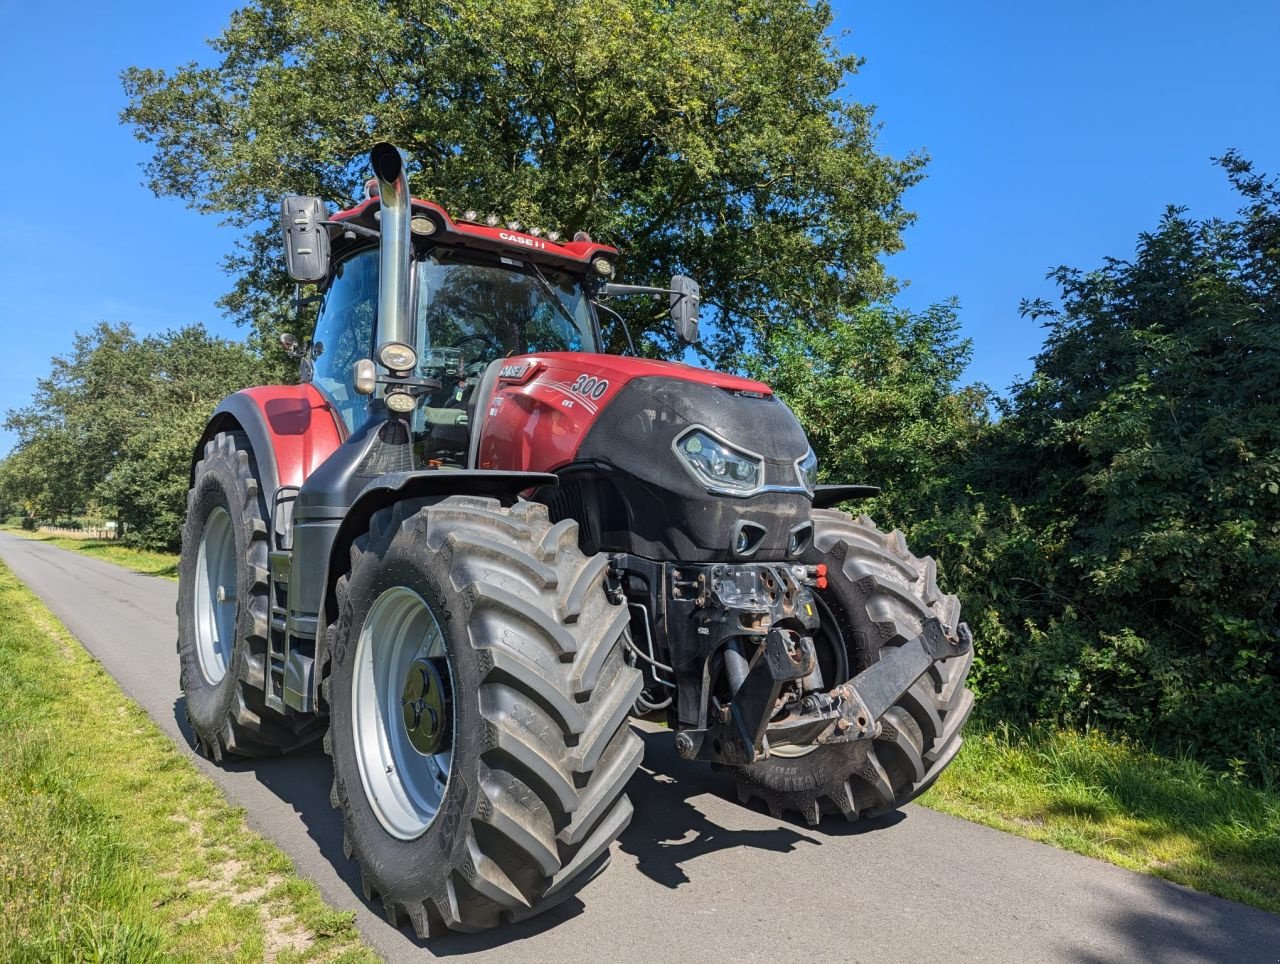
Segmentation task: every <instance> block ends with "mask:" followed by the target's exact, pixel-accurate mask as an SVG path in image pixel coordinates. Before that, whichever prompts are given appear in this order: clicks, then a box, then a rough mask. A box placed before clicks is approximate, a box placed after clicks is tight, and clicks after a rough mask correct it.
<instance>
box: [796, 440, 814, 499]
mask: <svg viewBox="0 0 1280 964" xmlns="http://www.w3.org/2000/svg"><path fill="white" fill-rule="evenodd" d="M796 475H797V476H799V477H800V484H801V485H803V486H804V487H805V488H806V489H808V490H809V494H810V495H812V494H813V488H814V486H816V485H817V484H818V457H817V456H816V455H814V454H813V449H809V451H808V452H806V453H805V455H804V457H803V458H799V459H796Z"/></svg>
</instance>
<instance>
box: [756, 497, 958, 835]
mask: <svg viewBox="0 0 1280 964" xmlns="http://www.w3.org/2000/svg"><path fill="white" fill-rule="evenodd" d="M813 525H814V533H813V540H812V542H811V544H810V548H809V550H808V552H807V553H806V556H805V560H804V561H805V562H806V563H807V564H809V565H816V564H818V563H825V564H826V565H827V580H828V585H827V588H826V589H825V590H821V591H819V593H818V596H819V601H820V602H821V603H822V604H824V609H825V610H826V611H827V612H825V613H824V614H823V615H824V624H825V623H828V618H827V617H828V615H830V616H831V617H833V618H834V622H835V624H836V626H837V628H838V630H839V633H838V635H837V634H830V633H829V632H828V634H827V635H825V637H822V636H820V638H819V639H816V640H815V644H817V645H818V647H819V651H820V652H821V647H822V645H823V641H824V639H825V641H826V642H827V644H828V645H839V643H838V642H837V640H839V641H840V642H842V643H843V647H844V651H845V661H844V663H843V664H842V665H843V666H844V667H845V668H846V669H847V671H848V673H849V676H850V677H852V676H854V675H857V674H858V673H860V672H862V670H864V669H866V668H867V667H868V666H870V665H872V664H873V663H875V662H876V661H877V660H879V658H880V653H881V652H882V651H883V649H884V648H885V647H888V646H898V645H901V644H902V643H904V642H906V641H907V640H909V639H911V638H913V637H914V636H916V635H918V634H919V633H920V632H921V631H922V630H923V628H924V620H925V619H926V618H928V617H930V616H935V617H937V618H938V619H939V620H940V621H941V622H942V625H943V627H944V628H945V630H946V632H947V633H948V634H949V635H954V634H955V633H956V631H957V629H958V627H959V625H960V622H959V621H960V602H959V600H957V599H956V597H955V596H950V595H944V594H943V593H941V592H940V591H939V590H938V585H937V580H936V568H935V566H934V562H933V560H932V559H931V558H929V557H928V556H925V557H923V558H920V557H917V556H914V555H912V554H911V552H910V551H909V550H908V549H907V543H906V540H905V539H904V538H903V535H902V533H901V532H899V531H897V530H894V531H893V532H888V533H885V532H881V531H880V530H879V529H877V528H876V525H875V523H874V522H872V521H871V520H870V519H869V518H867V517H866V516H865V515H864V516H861V517H860V518H857V519H854V518H852V517H851V516H849V515H848V514H847V513H844V512H838V511H834V510H827V509H821V510H815V511H814V513H813ZM820 633H821V631H820ZM972 663H973V650H972V648H970V650H969V651H968V652H967V653H965V654H964V655H962V656H957V657H953V658H951V659H946V660H938V661H936V662H935V663H934V664H933V665H932V666H931V667H929V669H928V670H926V671H925V673H924V674H923V675H922V676H921V677H920V678H919V679H918V680H916V682H915V683H914V684H912V686H911V688H910V689H908V690H907V692H906V693H905V694H903V696H902V698H901V699H900V700H899V701H898V702H897V704H896V705H894V706H892V707H890V708H889V709H888V710H887V711H886V712H885V714H884V715H883V716H882V717H881V718H880V723H881V732H880V733H879V734H878V735H877V736H876V738H875V739H874V740H863V741H856V742H851V743H837V744H831V745H826V746H819V745H814V746H810V747H803V748H791V747H779V748H778V749H776V750H774V751H773V753H772V754H771V755H770V756H769V757H767V758H766V759H764V760H762V761H760V762H758V763H754V764H751V765H750V766H746V767H741V768H739V769H738V770H737V781H738V799H739V800H741V801H742V802H743V803H747V802H749V801H750V800H752V799H758V800H760V801H762V802H763V803H764V804H765V806H766V807H767V808H768V809H769V812H770V813H771V814H772V815H773V816H775V817H780V816H781V815H782V814H783V813H784V812H786V811H792V812H799V813H800V814H801V816H803V817H804V818H805V821H806V822H807V823H809V824H810V825H816V824H817V823H818V822H819V820H820V819H821V817H822V815H823V814H824V813H840V814H843V815H844V816H845V818H846V819H848V820H856V819H858V818H859V817H860V816H861V817H874V816H880V815H882V814H884V813H887V812H889V811H891V810H895V809H897V808H898V807H901V806H902V805H903V804H905V803H906V802H907V801H908V800H911V799H912V798H913V797H916V796H918V795H919V794H921V793H923V792H924V791H925V790H927V789H928V788H929V787H930V786H931V785H932V784H933V782H934V781H935V780H936V779H937V778H938V775H939V774H940V773H941V772H942V771H943V770H944V769H945V768H946V766H947V764H948V763H950V762H951V760H952V759H953V758H954V757H955V755H956V753H957V752H958V751H959V749H960V744H961V742H962V739H961V736H960V730H961V728H962V727H963V726H964V722H965V720H966V719H968V716H969V713H970V711H971V710H972V709H973V693H972V692H970V691H969V690H968V689H966V688H965V685H964V682H965V677H966V676H967V675H968V672H969V667H970V666H971V665H972ZM827 682H828V684H829V685H836V684H837V683H839V682H843V680H834V681H833V680H828V681H827Z"/></svg>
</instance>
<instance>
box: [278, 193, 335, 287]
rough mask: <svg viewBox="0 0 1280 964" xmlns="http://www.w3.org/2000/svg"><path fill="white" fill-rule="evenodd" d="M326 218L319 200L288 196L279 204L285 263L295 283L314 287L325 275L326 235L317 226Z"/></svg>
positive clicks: (326, 273) (321, 228)
mask: <svg viewBox="0 0 1280 964" xmlns="http://www.w3.org/2000/svg"><path fill="white" fill-rule="evenodd" d="M328 216H329V212H328V211H327V210H326V209H325V206H324V202H323V201H321V200H320V199H319V198H318V197H302V196H300V195H297V194H291V195H289V196H288V197H286V198H285V199H284V200H283V201H281V202H280V227H281V230H282V231H283V232H284V261H285V264H286V265H287V266H288V269H289V277H290V278H292V279H293V280H294V281H297V282H299V283H301V284H314V283H315V282H317V281H323V280H324V279H325V278H326V277H327V276H328V274H329V232H328V231H326V230H325V228H324V225H323V224H321V223H320V222H321V221H323V220H325V219H326V218H327V217H328Z"/></svg>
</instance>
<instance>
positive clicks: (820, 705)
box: [765, 617, 973, 746]
mask: <svg viewBox="0 0 1280 964" xmlns="http://www.w3.org/2000/svg"><path fill="white" fill-rule="evenodd" d="M972 648H973V635H972V633H970V632H969V627H968V626H967V625H966V624H965V623H961V624H960V626H959V628H958V629H957V631H956V638H955V639H954V640H953V639H951V638H949V637H948V636H947V634H946V631H945V630H944V629H943V628H942V623H941V622H939V621H938V620H937V619H936V618H934V617H929V618H928V619H926V620H925V622H924V631H923V632H922V633H920V635H919V636H915V637H912V638H911V639H909V640H907V641H906V642H905V643H903V644H902V645H901V646H894V647H891V648H886V649H885V650H883V651H882V654H881V656H880V659H879V661H877V662H876V663H875V664H874V665H872V666H869V667H867V668H866V669H865V670H863V671H862V672H861V673H859V674H858V675H857V676H855V677H854V678H853V679H851V680H849V681H848V682H847V683H844V684H842V685H840V686H837V687H836V688H835V689H833V690H831V691H830V692H829V693H825V694H810V695H809V696H807V697H806V698H805V700H804V702H803V703H802V704H801V710H800V712H798V713H795V714H792V715H789V716H787V717H785V718H783V719H782V720H779V721H777V722H774V723H771V724H770V725H769V727H768V728H767V729H766V730H765V738H766V739H767V740H768V741H769V744H771V745H774V746H781V745H784V744H795V745H805V744H809V743H847V742H851V741H853V740H870V739H873V738H874V737H875V736H876V733H877V732H878V729H879V722H878V721H879V719H880V717H882V716H884V714H885V712H886V711H887V710H889V709H890V708H891V707H892V706H893V705H894V704H895V703H897V702H898V700H900V699H902V694H904V693H905V692H906V691H907V690H908V689H910V688H911V686H912V684H913V683H915V681H916V680H918V679H919V678H920V677H921V676H923V675H924V673H925V672H926V671H927V670H928V669H929V667H930V666H932V665H933V664H934V663H935V662H937V661H938V660H940V659H951V658H953V657H956V656H962V655H964V654H965V653H967V652H968V651H969V650H970V649H972Z"/></svg>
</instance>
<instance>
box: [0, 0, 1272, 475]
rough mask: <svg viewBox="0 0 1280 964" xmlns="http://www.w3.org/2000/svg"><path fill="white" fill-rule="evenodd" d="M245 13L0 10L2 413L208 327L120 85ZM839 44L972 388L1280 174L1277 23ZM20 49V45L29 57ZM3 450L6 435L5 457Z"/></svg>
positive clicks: (185, 7)
mask: <svg viewBox="0 0 1280 964" xmlns="http://www.w3.org/2000/svg"><path fill="white" fill-rule="evenodd" d="M234 6H235V4H230V3H221V2H213V0H207V2H201V3H172V2H170V3H159V2H155V0H141V2H138V3H133V4H119V3H117V4H106V3H83V2H72V3H64V4H60V5H59V16H58V17H57V23H56V24H55V23H54V22H53V21H52V20H51V19H50V17H49V15H48V8H44V7H42V6H40V5H36V4H30V3H18V2H14V0H0V25H2V26H3V28H4V35H5V36H7V37H9V38H11V39H12V38H18V41H19V42H17V43H13V44H11V45H10V46H9V47H8V48H7V50H6V55H5V57H4V58H0V143H2V144H3V145H4V146H5V148H6V150H5V151H3V153H0V183H4V184H5V185H6V186H7V188H8V192H9V197H8V199H7V201H6V203H5V205H4V215H3V217H0V264H2V265H3V269H2V270H3V279H4V282H5V283H4V284H3V285H0V332H3V336H4V346H5V347H4V354H3V357H4V360H5V364H4V365H3V366H0V411H3V410H5V409H8V408H10V407H13V406H18V405H22V404H25V403H26V401H27V400H28V399H29V397H30V394H31V391H32V389H33V388H34V385H35V381H36V379H37V378H38V377H39V376H41V375H42V374H44V373H45V372H47V370H48V362H49V358H50V356H51V355H53V354H57V353H61V352H64V351H66V350H67V349H68V348H69V347H70V344H71V339H72V335H73V333H74V332H75V331H84V330H87V329H88V328H89V327H91V326H92V325H93V324H94V323H95V322H96V321H98V320H108V321H129V322H131V323H132V324H133V325H134V327H135V328H136V329H137V330H138V331H140V332H151V331H161V330H164V329H166V328H171V327H176V326H179V325H182V324H185V323H188V322H193V321H202V322H204V323H205V324H207V325H208V326H209V327H210V328H211V329H213V330H214V331H217V332H219V333H222V334H226V335H229V336H232V337H239V336H240V335H241V333H240V332H239V331H237V329H235V328H234V326H232V325H230V324H229V323H228V322H227V321H226V320H225V319H223V318H222V317H221V316H220V313H219V311H218V309H217V307H216V306H215V304H214V302H215V301H216V300H217V298H218V297H219V295H221V294H222V293H223V292H224V291H225V290H226V289H227V287H228V279H227V278H226V277H225V276H224V275H223V274H222V272H221V269H220V260H221V257H222V255H223V254H224V253H225V252H226V251H227V250H229V248H230V247H231V244H232V241H233V238H234V234H233V232H232V231H231V230H230V229H228V228H222V227H220V226H219V225H218V223H217V221H216V219H214V218H211V217H206V216H200V215H197V214H195V213H193V212H191V211H188V210H187V209H186V208H184V207H183V205H182V204H181V203H180V202H177V201H174V200H171V199H163V200H162V199H157V198H154V197H152V196H151V195H150V194H149V193H148V192H147V191H146V189H145V188H143V187H142V186H141V180H142V174H141V171H140V169H139V164H140V163H141V162H142V161H144V160H145V159H146V157H147V155H146V151H145V148H144V146H143V145H141V144H139V143H137V142H136V141H135V140H134V139H133V136H132V134H131V133H130V132H129V131H128V130H127V129H125V128H122V127H120V126H119V124H118V122H117V115H118V113H119V110H120V108H121V106H122V105H123V95H122V93H121V89H120V84H119V80H118V74H119V72H120V70H121V69H122V68H124V67H126V66H128V65H131V64H136V65H141V66H154V67H168V66H172V65H175V64H178V63H182V62H184V61H187V60H191V59H201V58H205V57H207V56H208V53H209V51H208V49H207V47H206V46H205V44H204V41H205V38H207V37H211V36H214V35H216V34H217V33H218V32H219V30H220V29H221V27H222V26H223V25H224V24H225V22H226V19H227V14H228V12H229V11H230V10H231V9H232V8H233V7H234ZM835 14H836V27H837V29H838V30H842V31H847V33H846V34H845V35H844V36H843V37H842V39H841V41H840V43H841V45H842V46H843V48H844V49H847V50H851V51H853V52H856V53H858V54H860V55H861V56H863V57H865V58H866V59H867V63H866V65H865V66H864V67H863V69H862V71H861V72H860V73H859V74H858V75H857V76H856V77H854V78H852V79H851V80H850V82H849V84H848V94H849V96H850V97H852V98H854V99H857V100H860V101H863V102H866V103H873V104H876V105H878V108H879V113H878V117H879V120H880V122H881V124H882V125H883V126H882V129H881V132H880V146H881V149H882V150H885V151H887V152H889V153H891V154H896V155H901V154H905V153H906V152H908V151H911V150H916V149H922V150H925V151H927V152H928V153H929V154H930V156H931V158H932V160H931V163H930V165H929V168H928V178H927V180H926V181H925V182H924V183H923V184H922V185H920V186H919V187H917V188H915V189H914V190H913V191H912V192H911V193H910V194H909V195H908V198H907V201H908V204H909V206H910V207H911V208H912V209H914V210H915V211H916V212H918V214H919V221H918V222H917V223H916V225H914V226H913V227H912V228H911V229H910V230H909V231H908V232H907V234H906V237H905V240H906V245H907V248H906V251H904V252H903V253H901V254H899V255H896V256H894V257H893V258H892V259H890V261H889V268H890V271H891V272H892V273H894V274H895V275H897V276H898V277H900V278H903V279H906V280H909V281H910V286H909V287H908V288H907V289H906V290H905V291H904V293H903V295H902V297H901V299H900V301H901V302H902V303H903V304H906V305H908V306H911V307H923V306H925V305H928V304H930V303H932V302H934V301H939V300H942V299H945V298H949V297H951V296H955V297H957V298H958V299H959V301H960V305H961V320H962V323H963V326H964V331H965V333H966V334H967V335H968V336H969V337H971V338H972V339H973V341H974V361H973V365H972V367H971V369H970V371H969V373H968V376H969V377H970V378H975V379H981V380H983V381H986V382H987V383H989V384H991V385H992V386H994V387H996V388H999V389H1005V388H1007V387H1008V385H1009V384H1010V383H1011V382H1012V381H1013V380H1014V379H1015V378H1017V377H1019V376H1025V375H1027V374H1028V373H1029V372H1030V370H1031V364H1030V361H1029V359H1030V357H1031V356H1032V355H1033V354H1034V353H1035V352H1036V350H1037V349H1038V347H1039V345H1040V341H1041V336H1042V331H1041V329H1040V328H1039V327H1038V325H1036V324H1035V323H1033V322H1029V321H1024V320H1022V319H1020V318H1019V317H1018V314H1017V306H1018V301H1019V299H1020V298H1022V297H1029V296H1036V295H1042V294H1052V289H1051V288H1050V287H1049V286H1048V284H1047V283H1046V282H1045V281H1044V280H1043V279H1044V275H1045V272H1046V271H1047V270H1048V269H1049V268H1051V267H1052V266H1054V265H1057V264H1070V265H1074V266H1078V267H1086V268H1087V267H1092V266H1095V265H1097V264H1098V263H1099V262H1100V260H1101V259H1102V258H1103V257H1104V256H1106V255H1115V256H1120V257H1124V256H1127V255H1128V254H1129V253H1130V252H1131V251H1132V249H1133V244H1134V240H1135V238H1136V236H1137V234H1138V232H1139V231H1141V230H1144V229H1147V228H1150V227H1152V226H1153V225H1154V224H1155V222H1156V220H1157V218H1158V217H1159V215H1160V213H1161V211H1162V210H1163V208H1164V206H1165V205H1166V204H1169V203H1178V204H1185V205H1188V206H1189V207H1190V208H1191V210H1192V212H1193V213H1194V214H1197V215H1229V214H1230V213H1231V212H1232V211H1233V210H1234V208H1235V201H1234V198H1233V197H1232V196H1231V194H1230V191H1229V190H1228V189H1227V186H1226V181H1225V179H1224V178H1223V176H1222V175H1221V173H1220V172H1219V171H1218V169H1217V168H1216V167H1214V166H1213V165H1212V164H1211V163H1210V161H1209V158H1210V156H1212V155H1216V154H1220V153H1222V152H1223V151H1225V150H1227V149H1228V148H1231V147H1236V148H1238V149H1239V150H1241V151H1242V152H1243V153H1244V154H1245V155H1246V156H1247V157H1250V158H1252V159H1253V160H1254V161H1255V163H1256V164H1257V165H1258V166H1259V167H1260V168H1262V169H1264V170H1268V171H1271V172H1277V171H1280V124H1278V123H1277V122H1278V121H1280V116H1278V114H1280V112H1278V110H1277V105H1278V104H1280V74H1277V72H1276V71H1275V70H1274V66H1273V65H1274V63H1275V58H1276V53H1277V50H1280V4H1277V3H1275V2H1274V0H1272V2H1252V0H1238V2H1232V3H1229V4H1208V3H1176V2H1167V3H1156V2H1128V3H1116V2H1113V3H1101V2H1077V3H1075V4H1070V5H1068V4H1059V5H1052V6H1050V5H1044V4H1031V3H1025V2H1023V3H988V4H963V3H955V2H942V0H938V2H929V3H917V4H906V3H897V4H894V3H885V2H883V0H882V2H880V3H876V4H867V3H858V2H849V0H837V2H836V4H835ZM23 38H25V39H23ZM12 441H13V439H12V437H11V436H9V435H7V434H5V433H3V432H0V453H3V452H5V451H7V450H8V448H9V446H10V445H11V444H12Z"/></svg>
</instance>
